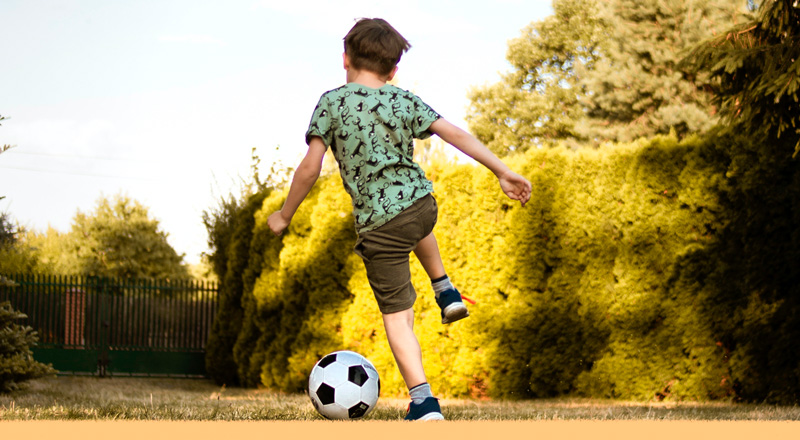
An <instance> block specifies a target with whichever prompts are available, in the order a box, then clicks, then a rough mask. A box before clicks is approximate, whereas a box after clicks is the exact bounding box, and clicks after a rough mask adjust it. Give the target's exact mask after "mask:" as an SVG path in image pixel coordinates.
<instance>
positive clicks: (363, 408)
mask: <svg viewBox="0 0 800 440" xmlns="http://www.w3.org/2000/svg"><path fill="white" fill-rule="evenodd" d="M368 409H369V405H367V404H366V403H364V402H360V403H358V404H356V405H354V406H353V407H352V408H350V409H348V410H347V415H349V416H350V418H351V419H357V418H359V417H363V416H364V414H366V413H367V410H368Z"/></svg>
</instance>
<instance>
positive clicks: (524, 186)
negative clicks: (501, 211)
mask: <svg viewBox="0 0 800 440" xmlns="http://www.w3.org/2000/svg"><path fill="white" fill-rule="evenodd" d="M499 180H500V188H502V189H503V192H504V193H506V195H507V196H508V197H509V198H511V199H513V200H519V202H520V203H521V204H522V206H523V207H525V204H526V203H528V200H530V199H531V183H530V182H528V179H526V178H524V177H522V176H520V175H519V174H517V173H515V172H513V171H510V170H509V171H506V172H505V173H504V174H503V175H502V176H500V177H499Z"/></svg>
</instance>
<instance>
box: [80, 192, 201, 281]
mask: <svg viewBox="0 0 800 440" xmlns="http://www.w3.org/2000/svg"><path fill="white" fill-rule="evenodd" d="M71 235H72V238H71V239H72V240H74V241H73V245H74V249H75V255H76V258H77V264H78V267H79V270H80V273H81V274H82V275H88V276H108V277H121V278H126V277H138V278H185V277H187V276H188V272H187V269H186V267H185V266H184V265H183V263H182V261H183V255H178V253H177V252H175V249H173V248H172V246H170V244H169V243H168V242H167V234H166V233H165V232H163V231H161V230H160V229H159V222H158V220H156V219H153V218H150V215H149V212H148V209H147V208H146V207H145V206H143V205H142V204H141V203H139V202H137V201H135V200H132V199H130V198H128V197H126V196H122V195H117V196H115V197H113V198H110V199H109V198H107V197H102V198H100V199H99V200H98V202H97V205H96V206H95V210H94V211H93V212H91V213H88V214H85V213H82V212H80V211H79V212H78V213H77V214H76V215H75V218H74V220H73V224H72V230H71Z"/></svg>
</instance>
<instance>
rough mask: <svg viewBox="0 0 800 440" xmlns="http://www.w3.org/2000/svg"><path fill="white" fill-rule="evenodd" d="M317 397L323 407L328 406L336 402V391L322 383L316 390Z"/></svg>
mask: <svg viewBox="0 0 800 440" xmlns="http://www.w3.org/2000/svg"><path fill="white" fill-rule="evenodd" d="M317 397H318V398H319V401H320V402H322V404H323V405H330V404H332V403H333V402H335V401H336V390H334V389H333V387H332V386H330V385H328V384H326V383H323V384H322V385H320V386H319V388H317Z"/></svg>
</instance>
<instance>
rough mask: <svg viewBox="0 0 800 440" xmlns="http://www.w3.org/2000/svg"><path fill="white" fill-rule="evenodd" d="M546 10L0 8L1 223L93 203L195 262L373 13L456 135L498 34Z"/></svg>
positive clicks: (525, 6) (297, 142)
mask: <svg viewBox="0 0 800 440" xmlns="http://www.w3.org/2000/svg"><path fill="white" fill-rule="evenodd" d="M551 13H552V8H551V1H550V0H527V1H526V0H494V1H491V2H488V1H463V0H462V1H449V0H445V1H438V0H427V1H417V0H406V1H403V2H398V1H383V0H372V1H356V0H339V1H323V0H309V1H304V0H295V1H291V0H282V1H273V0H242V1H239V0H226V1H221V0H220V1H201V0H191V1H183V0H137V1H109V0H2V1H0V41H2V42H3V43H2V45H0V59H2V60H3V63H2V66H0V115H2V116H5V117H7V118H8V119H6V120H5V121H3V122H2V126H1V127H0V145H6V144H10V145H14V148H12V149H11V150H9V151H7V152H5V153H3V154H0V196H5V198H4V199H2V200H0V212H7V213H9V214H10V215H11V217H12V218H13V219H15V220H16V221H18V222H19V223H20V225H22V226H24V227H26V228H27V229H32V230H36V231H39V232H44V231H46V230H47V228H48V227H52V228H55V229H57V230H60V231H62V232H66V231H68V230H69V229H70V226H71V224H72V220H73V218H74V217H75V214H76V213H77V212H78V211H80V212H84V213H90V212H92V211H93V210H94V208H95V206H96V203H97V200H98V199H99V198H101V197H112V196H115V195H117V194H122V195H125V196H128V197H130V198H132V199H134V200H136V201H138V202H140V203H142V204H143V205H144V206H146V207H147V208H148V210H149V213H150V216H151V217H152V218H155V219H157V220H158V221H159V224H160V228H161V230H163V231H164V232H166V233H167V234H168V241H169V243H170V244H171V245H172V246H173V247H174V248H175V250H176V251H178V253H179V254H185V261H186V262H187V263H197V262H198V261H199V260H200V255H201V253H202V252H207V251H208V245H207V231H206V229H205V227H204V226H203V223H202V214H203V211H206V210H209V209H213V208H214V207H216V206H218V201H219V199H220V197H223V196H227V195H228V194H231V193H233V194H238V193H239V189H240V188H241V184H242V181H243V180H247V179H248V177H249V176H250V174H251V172H250V167H251V164H252V160H251V151H252V149H253V148H255V149H256V154H257V155H258V156H259V157H260V158H261V161H262V162H261V166H260V169H261V173H262V175H263V173H264V172H265V170H269V168H270V164H271V163H272V162H274V161H279V162H280V163H282V164H283V165H284V166H296V164H297V163H298V162H299V160H300V159H301V158H302V156H303V155H304V154H305V152H306V149H307V147H306V145H305V142H304V134H305V131H306V128H307V126H308V122H309V120H310V118H311V112H312V110H313V109H314V106H315V105H316V103H317V100H318V99H319V96H320V95H321V94H322V93H323V92H325V91H327V90H330V89H333V88H335V87H338V86H340V85H342V84H344V82H345V72H344V70H343V68H342V52H343V46H342V38H343V37H344V35H345V34H346V33H347V31H348V30H349V29H350V28H351V27H352V26H353V24H354V23H355V20H356V19H357V18H360V17H380V18H384V19H386V20H387V21H389V23H391V24H392V25H393V26H394V27H395V28H396V29H397V30H398V31H399V32H400V33H401V34H403V36H404V37H405V38H406V39H407V40H409V42H410V43H411V45H412V48H411V50H410V51H409V52H408V53H407V54H405V55H404V56H403V58H402V60H401V62H400V64H399V70H398V73H397V77H396V80H397V85H398V86H399V87H401V88H404V89H407V90H411V91H413V92H415V93H416V94H418V95H419V96H420V97H421V98H422V99H423V100H424V101H425V102H426V103H427V104H428V105H430V106H431V107H432V108H434V109H435V110H436V111H437V112H439V113H440V114H442V116H443V117H444V118H445V119H448V120H449V121H451V122H453V123H454V124H456V125H458V126H460V127H462V128H464V129H467V124H466V122H465V115H466V112H467V107H468V105H469V100H468V98H467V93H468V91H469V89H470V88H471V87H475V86H481V85H486V84H491V83H494V82H497V81H498V80H499V79H500V75H501V74H502V73H504V72H507V71H509V70H510V66H509V64H508V62H507V61H506V60H505V54H506V50H507V47H508V46H507V44H508V41H509V40H510V39H513V38H516V37H518V36H519V35H520V32H521V30H522V29H523V28H524V27H525V26H527V25H528V24H529V23H531V22H532V21H537V20H541V19H542V18H544V17H545V16H547V15H550V14H551Z"/></svg>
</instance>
